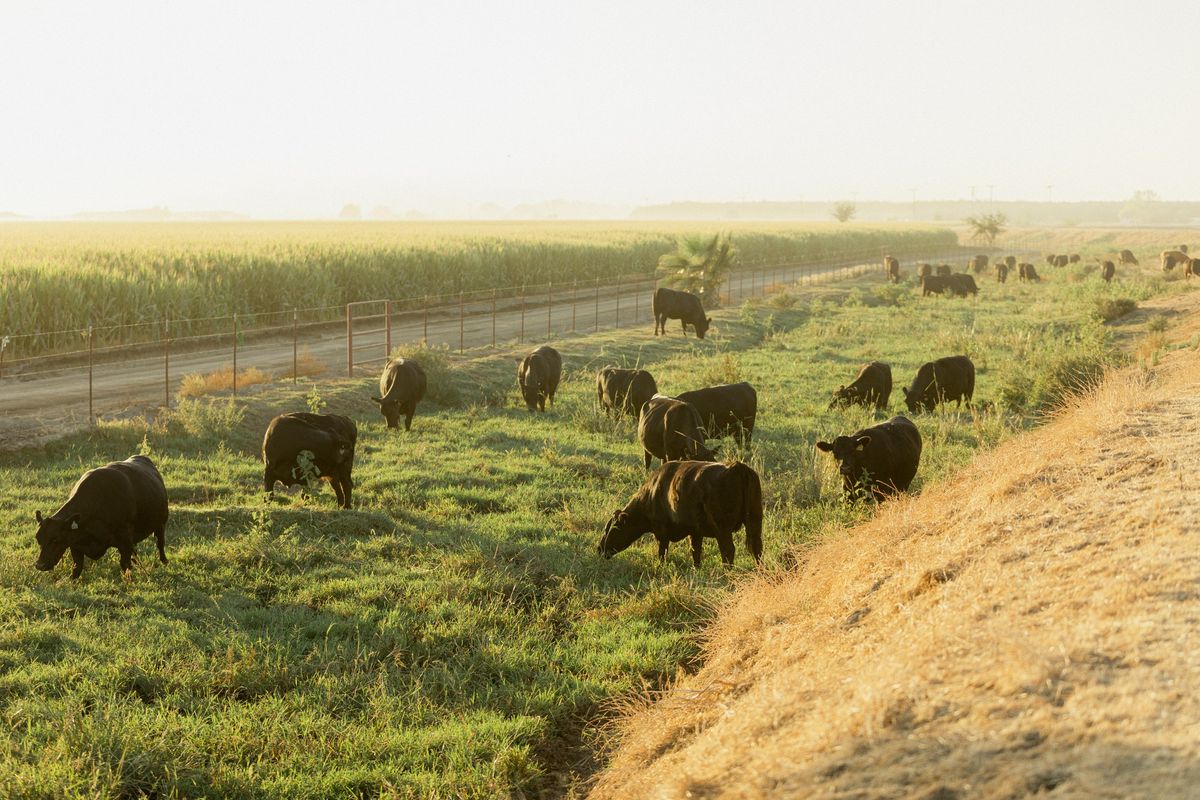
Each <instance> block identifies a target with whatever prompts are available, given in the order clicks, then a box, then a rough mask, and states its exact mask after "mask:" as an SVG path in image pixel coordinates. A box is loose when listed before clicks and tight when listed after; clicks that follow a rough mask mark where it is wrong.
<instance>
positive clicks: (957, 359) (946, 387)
mask: <svg viewBox="0 0 1200 800" xmlns="http://www.w3.org/2000/svg"><path fill="white" fill-rule="evenodd" d="M933 375H934V379H935V380H936V381H937V384H938V386H939V387H941V393H942V396H943V397H950V398H954V397H964V398H966V399H970V398H971V395H972V394H974V392H975V364H974V363H972V362H971V359H969V358H967V357H966V356H946V357H945V358H939V359H938V360H937V361H935V362H933Z"/></svg>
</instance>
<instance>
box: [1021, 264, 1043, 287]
mask: <svg viewBox="0 0 1200 800" xmlns="http://www.w3.org/2000/svg"><path fill="white" fill-rule="evenodd" d="M1018 266H1019V267H1020V268H1021V280H1023V281H1030V282H1031V283H1038V282H1040V281H1041V280H1042V276H1041V275H1038V271H1037V268H1036V267H1034V266H1033V264H1019V265H1018Z"/></svg>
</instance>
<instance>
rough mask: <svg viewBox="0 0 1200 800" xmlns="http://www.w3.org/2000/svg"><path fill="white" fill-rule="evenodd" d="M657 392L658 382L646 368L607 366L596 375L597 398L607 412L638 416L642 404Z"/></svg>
mask: <svg viewBox="0 0 1200 800" xmlns="http://www.w3.org/2000/svg"><path fill="white" fill-rule="evenodd" d="M656 394H658V384H657V383H656V382H655V381H654V376H653V375H651V374H650V373H649V372H647V371H646V370H644V369H621V368H619V367H605V368H604V369H602V370H600V372H599V373H598V374H597V375H596V398H597V400H598V401H599V402H600V407H601V408H603V409H604V411H605V413H608V412H610V411H615V412H617V414H618V415H620V414H629V415H630V416H633V417H636V416H637V415H638V412H640V411H641V409H642V404H643V403H645V402H646V401H647V400H649V399H650V398H651V397H653V396H654V395H656Z"/></svg>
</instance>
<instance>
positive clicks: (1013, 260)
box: [1004, 256, 1017, 269]
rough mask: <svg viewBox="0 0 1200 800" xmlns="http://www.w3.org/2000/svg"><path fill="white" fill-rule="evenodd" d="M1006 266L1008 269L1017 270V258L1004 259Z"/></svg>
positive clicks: (1008, 257)
mask: <svg viewBox="0 0 1200 800" xmlns="http://www.w3.org/2000/svg"><path fill="white" fill-rule="evenodd" d="M1004 265H1005V266H1006V267H1008V268H1009V269H1016V268H1017V257H1016V256H1005V257H1004Z"/></svg>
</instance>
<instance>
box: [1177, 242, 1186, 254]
mask: <svg viewBox="0 0 1200 800" xmlns="http://www.w3.org/2000/svg"><path fill="white" fill-rule="evenodd" d="M1175 249H1176V250H1178V251H1179V252H1181V253H1186V252H1187V251H1188V249H1187V245H1186V244H1181V245H1179V246H1178V247H1176V248H1175Z"/></svg>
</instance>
